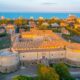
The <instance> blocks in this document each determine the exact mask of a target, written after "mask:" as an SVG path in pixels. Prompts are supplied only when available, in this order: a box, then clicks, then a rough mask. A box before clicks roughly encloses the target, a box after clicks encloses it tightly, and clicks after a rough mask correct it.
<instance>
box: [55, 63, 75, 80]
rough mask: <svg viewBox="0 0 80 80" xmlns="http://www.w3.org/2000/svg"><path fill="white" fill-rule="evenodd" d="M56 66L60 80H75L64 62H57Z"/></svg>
mask: <svg viewBox="0 0 80 80" xmlns="http://www.w3.org/2000/svg"><path fill="white" fill-rule="evenodd" d="M54 67H55V70H56V72H57V73H58V74H59V76H60V80H75V79H74V78H73V77H72V76H71V74H70V72H69V70H68V67H67V66H66V65H65V64H64V63H59V64H56V65H55V66H54Z"/></svg>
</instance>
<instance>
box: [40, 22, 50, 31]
mask: <svg viewBox="0 0 80 80" xmlns="http://www.w3.org/2000/svg"><path fill="white" fill-rule="evenodd" d="M48 26H49V25H48V24H47V23H43V24H41V25H40V26H39V29H40V30H46V29H48Z"/></svg>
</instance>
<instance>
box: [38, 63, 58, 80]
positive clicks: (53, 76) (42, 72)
mask: <svg viewBox="0 0 80 80" xmlns="http://www.w3.org/2000/svg"><path fill="white" fill-rule="evenodd" d="M38 76H39V80H59V75H58V74H57V73H56V71H55V70H54V69H53V68H51V67H47V66H45V65H42V64H40V65H39V67H38Z"/></svg>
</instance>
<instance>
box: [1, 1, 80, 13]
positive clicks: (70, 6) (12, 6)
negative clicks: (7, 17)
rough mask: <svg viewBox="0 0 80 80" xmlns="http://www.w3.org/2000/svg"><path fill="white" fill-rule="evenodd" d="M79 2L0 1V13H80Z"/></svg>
mask: <svg viewBox="0 0 80 80" xmlns="http://www.w3.org/2000/svg"><path fill="white" fill-rule="evenodd" d="M79 3H80V0H61V1H59V0H13V1H12V0H6V1H5V0H0V12H80V5H79Z"/></svg>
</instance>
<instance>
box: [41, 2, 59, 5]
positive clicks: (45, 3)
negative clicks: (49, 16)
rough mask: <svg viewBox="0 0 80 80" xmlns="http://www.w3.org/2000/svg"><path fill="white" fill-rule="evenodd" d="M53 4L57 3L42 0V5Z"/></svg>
mask: <svg viewBox="0 0 80 80" xmlns="http://www.w3.org/2000/svg"><path fill="white" fill-rule="evenodd" d="M54 4H57V3H52V2H44V3H42V5H54Z"/></svg>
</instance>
